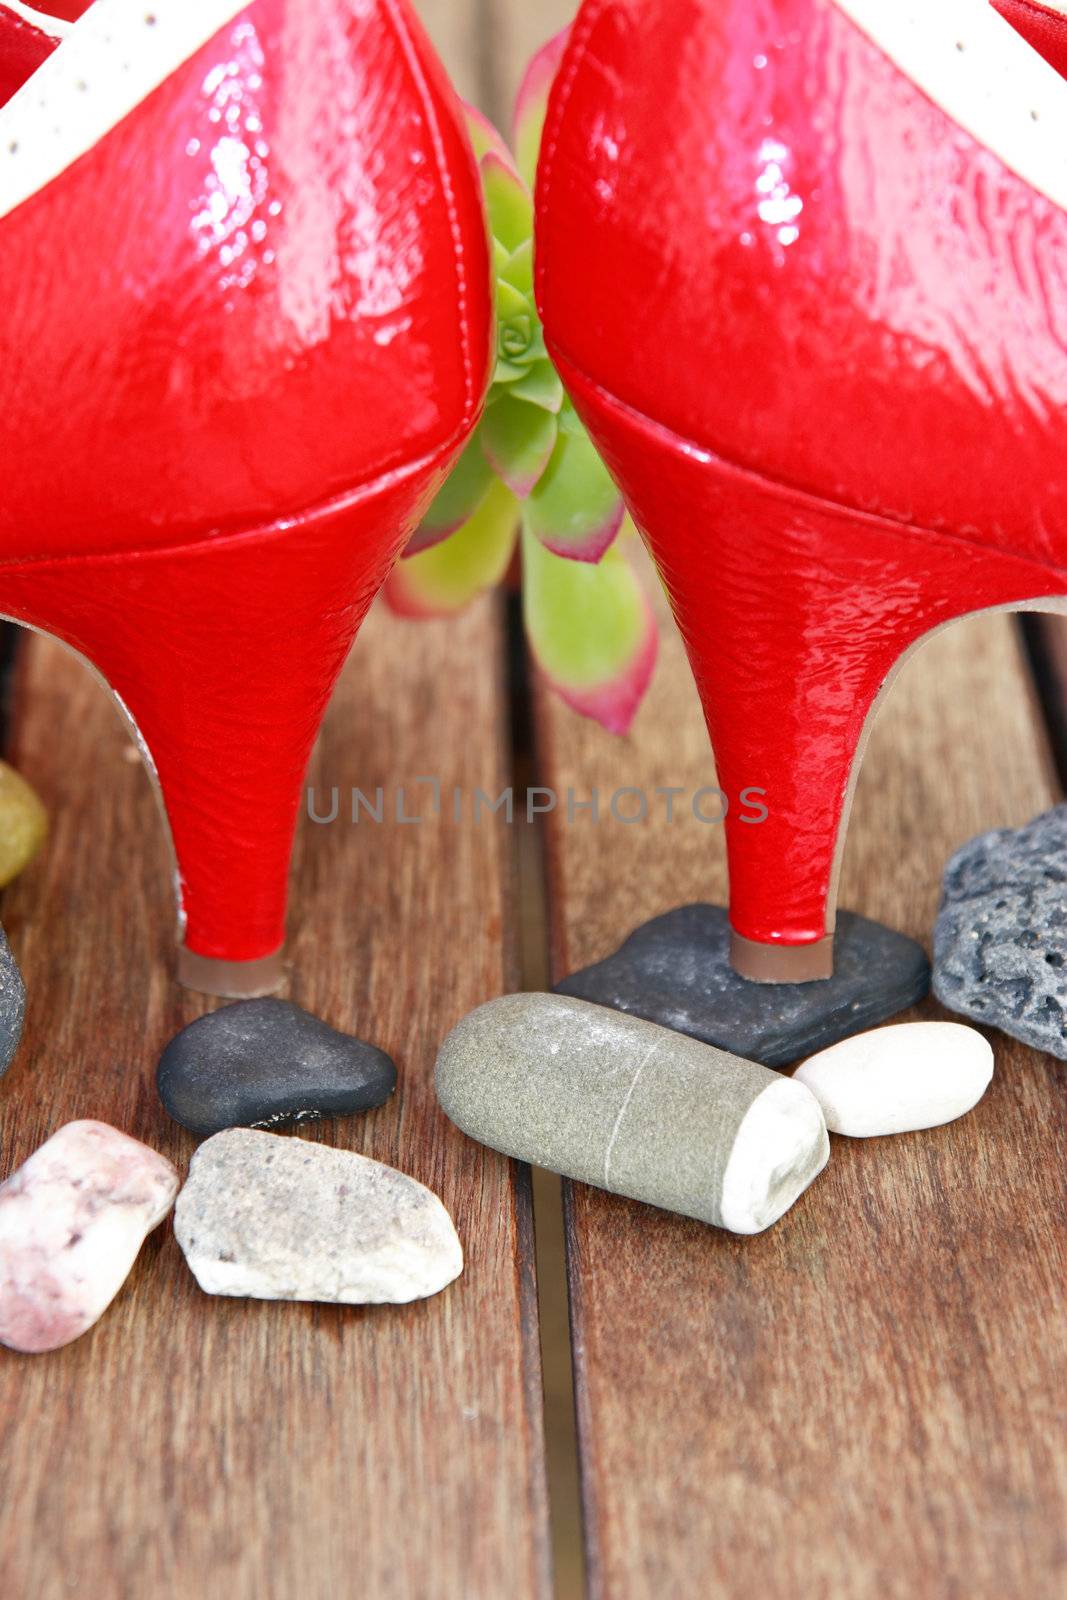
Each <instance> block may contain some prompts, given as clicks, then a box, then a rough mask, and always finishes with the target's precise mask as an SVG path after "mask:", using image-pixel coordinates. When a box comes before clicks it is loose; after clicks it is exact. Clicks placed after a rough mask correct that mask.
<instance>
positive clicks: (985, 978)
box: [934, 805, 1067, 1061]
mask: <svg viewBox="0 0 1067 1600" xmlns="http://www.w3.org/2000/svg"><path fill="white" fill-rule="evenodd" d="M934 993H935V994H936V995H937V998H938V999H939V1000H940V1001H941V1002H942V1003H943V1004H944V1005H946V1006H948V1007H949V1008H950V1009H951V1010H953V1011H957V1012H959V1013H960V1015H961V1016H964V1017H969V1018H971V1020H972V1021H974V1022H984V1023H987V1024H988V1025H989V1026H990V1027H995V1028H1001V1029H1002V1030H1003V1031H1004V1032H1005V1033H1009V1034H1011V1036H1012V1037H1013V1038H1015V1039H1021V1040H1022V1041H1023V1043H1024V1044H1028V1045H1031V1046H1033V1048H1034V1049H1036V1050H1044V1051H1047V1052H1048V1054H1049V1055H1053V1056H1057V1057H1058V1058H1059V1059H1060V1060H1061V1061H1065V1060H1067V805H1060V806H1055V807H1053V809H1052V810H1051V811H1046V812H1044V813H1043V814H1042V815H1041V816H1040V817H1035V818H1034V820H1033V821H1032V822H1028V823H1027V824H1026V825H1025V827H1022V828H995V829H993V831H992V832H990V833H982V834H979V835H978V836H977V838H974V839H970V840H968V842H967V843H966V844H965V845H963V846H962V847H961V848H960V849H959V850H957V851H956V853H955V855H954V856H953V857H952V858H951V860H950V861H949V863H948V866H947V867H946V868H945V876H944V880H943V883H942V902H941V910H940V911H939V913H938V918H937V927H936V929H935V931H934Z"/></svg>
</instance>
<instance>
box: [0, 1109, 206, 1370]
mask: <svg viewBox="0 0 1067 1600" xmlns="http://www.w3.org/2000/svg"><path fill="white" fill-rule="evenodd" d="M178 1183H179V1180H178V1174H177V1172H176V1171H175V1170H174V1168H173V1167H172V1166H171V1164H170V1162H169V1161H167V1160H165V1159H164V1157H163V1156H161V1155H157V1154H156V1152H155V1151H154V1150H149V1148H148V1146H147V1145H143V1144H140V1143H139V1142H138V1141H137V1140H136V1139H131V1138H130V1137H129V1135H128V1134H125V1133H120V1132H119V1130H118V1129H117V1128H111V1127H108V1125H107V1123H106V1122H68V1123H67V1124H66V1126H65V1127H62V1128H60V1129H59V1131H58V1132H57V1133H54V1134H53V1135H52V1137H51V1138H50V1139H49V1140H47V1142H46V1143H45V1144H43V1145H42V1146H41V1148H40V1149H39V1150H36V1151H34V1153H33V1155H32V1156H30V1158H29V1160H28V1161H26V1162H25V1163H24V1164H23V1165H22V1166H21V1167H19V1168H18V1170H17V1171H16V1172H13V1173H12V1174H11V1176H10V1178H8V1180H7V1182H6V1183H4V1184H0V1343H2V1344H6V1345H8V1346H9V1347H10V1348H11V1349H12V1350H22V1351H25V1352H26V1353H28V1354H36V1353H39V1352H40V1351H43V1350H58V1349H59V1348H60V1346H61V1345H65V1344H70V1342H71V1340H72V1339H77V1338H78V1337H79V1336H80V1335H81V1334H83V1333H85V1331H86V1330H87V1329H88V1328H91V1327H92V1325H93V1323H94V1322H96V1321H97V1320H98V1319H99V1318H100V1317H101V1316H103V1314H104V1312H105V1311H106V1310H107V1308H108V1306H109V1305H110V1304H111V1302H112V1300H114V1298H115V1296H116V1295H117V1294H118V1292H119V1290H120V1289H121V1288H122V1285H123V1284H124V1283H125V1281H126V1279H127V1277H128V1275H129V1272H130V1268H131V1267H132V1266H133V1263H134V1262H135V1261H136V1259H137V1253H138V1251H139V1250H140V1248H141V1245H142V1244H143V1243H144V1239H145V1236H146V1235H147V1234H149V1233H151V1231H152V1229H153V1228H154V1227H156V1225H157V1224H158V1223H160V1222H162V1221H163V1218H164V1217H165V1216H166V1215H167V1212H168V1211H169V1210H170V1208H171V1206H172V1205H173V1204H174V1197H175V1195H176V1194H177V1192H178Z"/></svg>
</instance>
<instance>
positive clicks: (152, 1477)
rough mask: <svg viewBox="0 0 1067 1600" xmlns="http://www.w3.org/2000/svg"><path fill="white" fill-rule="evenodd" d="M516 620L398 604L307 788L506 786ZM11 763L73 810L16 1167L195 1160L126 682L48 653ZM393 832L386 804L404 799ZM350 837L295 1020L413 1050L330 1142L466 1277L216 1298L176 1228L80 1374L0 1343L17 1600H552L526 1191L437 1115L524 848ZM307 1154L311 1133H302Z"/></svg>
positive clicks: (5, 1556) (344, 841) (322, 913)
mask: <svg viewBox="0 0 1067 1600" xmlns="http://www.w3.org/2000/svg"><path fill="white" fill-rule="evenodd" d="M500 649H501V637H500V627H499V617H498V612H497V610H496V608H495V602H486V603H483V604H481V605H479V606H477V607H476V608H475V609H474V611H473V612H472V613H470V614H469V615H468V616H467V617H466V618H464V619H463V620H461V621H459V622H457V623H453V624H451V625H441V624H427V625H424V626H420V627H418V628H417V629H416V628H415V627H414V626H413V625H411V624H403V623H399V622H396V621H394V620H393V619H391V618H389V617H387V616H385V615H383V614H381V612H380V611H376V612H375V613H374V614H372V616H371V618H370V619H369V621H368V623H367V625H366V627H365V629H364V631H363V633H362V635H361V637H360V638H359V640H358V641H357V644H356V647H355V650H354V652H353V656H352V659H351V660H350V662H349V665H348V668H347V669H346V672H345V674H344V676H343V679H342V683H341V686H340V688H339V690H338V693H337V696H336V698H335V700H334V702H333V705H332V707H331V709H330V712H329V714H328V719H327V723H326V726H325V729H324V732H323V735H322V738H321V740H320V743H319V747H318V749H317V752H316V755H315V758H314V765H313V770H312V774H311V781H312V782H313V783H314V784H315V785H316V786H317V790H318V796H319V802H320V805H325V803H326V793H327V790H328V789H329V787H330V786H331V785H334V784H336V785H338V786H339V787H340V788H341V790H342V793H343V794H346V793H347V791H348V789H349V788H350V787H351V786H352V785H357V786H359V787H361V788H362V789H363V790H364V791H365V792H367V793H368V794H373V790H374V788H375V787H376V786H377V785H378V784H382V785H383V786H384V787H385V789H386V798H387V803H388V804H392V801H393V796H394V794H395V788H396V786H397V785H399V784H402V783H407V784H408V798H407V810H408V811H409V812H414V811H415V810H417V809H421V810H422V811H423V812H427V811H428V810H429V803H428V801H429V795H428V791H427V790H425V789H423V790H422V791H421V793H422V796H423V798H422V799H421V801H420V800H419V799H418V794H419V791H418V790H417V789H415V788H413V787H412V784H413V780H414V779H416V778H417V777H419V776H420V775H423V774H433V775H439V776H440V778H441V780H442V783H443V784H444V785H445V787H446V790H447V789H448V788H450V787H451V786H452V785H453V784H460V785H462V786H464V787H465V788H466V789H468V790H469V789H471V788H472V787H473V786H475V785H477V784H482V785H488V784H490V783H495V784H496V785H497V787H499V786H500V785H502V784H503V783H506V782H507V776H506V771H505V763H504V747H503V739H502V736H501V706H500V703H499V688H498V685H499V684H500V683H501V681H502V678H503V674H502V671H501V670H500ZM11 754H12V759H13V760H14V762H15V763H16V764H17V766H18V767H19V768H20V769H21V770H22V771H23V772H24V773H25V774H26V776H27V777H28V778H29V779H30V781H31V782H32V783H33V784H35V786H36V787H37V788H38V790H39V792H40V793H41V795H42V796H43V798H44V799H45V801H46V803H47V805H48V808H49V811H50V813H51V816H52V818H53V830H52V836H51V839H50V842H49V844H48V845H47V847H46V851H45V853H44V855H43V856H42V857H41V859H40V860H39V861H38V862H37V863H36V864H35V865H34V866H33V867H32V868H31V869H30V870H29V871H27V873H26V874H25V875H24V877H23V878H22V879H21V880H20V881H19V883H18V884H17V886H15V887H14V888H13V889H12V890H11V891H10V892H9V893H8V894H7V895H6V896H5V904H4V920H5V923H6V925H7V928H8V931H9V933H10V935H11V939H12V943H13V946H14V948H15V950H16V953H17V955H18V958H19V960H20V962H21V965H22V970H23V972H24V975H25V978H26V983H27V988H28V991H29V1009H28V1015H27V1022H26V1030H25V1036H24V1041H23V1044H22V1047H21V1049H20V1051H19V1053H18V1056H17V1057H16V1060H15V1062H14V1064H13V1065H12V1067H11V1069H10V1071H9V1073H8V1075H7V1077H6V1078H5V1079H4V1080H3V1083H2V1084H0V1173H2V1174H6V1173H7V1172H9V1171H10V1170H11V1169H12V1168H13V1167H14V1166H15V1165H17V1164H18V1163H19V1162H20V1161H22V1160H23V1159H24V1158H25V1156H27V1155H28V1154H29V1152H30V1151H31V1150H32V1149H33V1148H34V1147H35V1146H36V1145H37V1144H39V1143H40V1142H41V1141H42V1140H43V1139H44V1138H45V1136H46V1135H47V1134H48V1133H50V1132H51V1131H52V1130H53V1129H54V1128H56V1127H57V1126H58V1125H59V1124H61V1123H63V1122H65V1121H67V1120H69V1119H71V1118H74V1117H84V1116H92V1117H100V1118H102V1119H104V1120H105V1121H108V1122H112V1123H114V1124H115V1125H116V1126H118V1127H120V1128H123V1129H125V1130H127V1131H128V1132H130V1133H132V1134H134V1135H135V1136H137V1137H139V1138H141V1139H144V1140H145V1141H146V1142H147V1143H148V1144H150V1145H152V1146H153V1147H154V1148H156V1149H159V1150H162V1151H163V1152H164V1153H166V1154H167V1155H168V1156H170V1157H171V1158H172V1159H174V1160H175V1161H176V1162H177V1164H178V1166H179V1168H180V1169H181V1170H182V1171H183V1172H184V1171H185V1170H186V1168H187V1164H188V1160H189V1157H190V1155H191V1154H192V1151H193V1149H194V1147H195V1143H196V1141H195V1140H194V1139H193V1137H192V1136H190V1135H187V1134H185V1133H184V1132H183V1131H182V1130H181V1129H179V1128H178V1127H177V1126H176V1125H175V1124H174V1123H172V1122H171V1121H170V1120H169V1119H168V1117H167V1116H166V1115H165V1113H164V1112H163V1110H162V1107H161V1106H160V1103H159V1100H158V1098H157V1095H156V1091H155V1086H154V1069H155V1063H156V1060H157V1058H158V1055H159V1052H160V1050H161V1048H162V1046H163V1045H164V1044H165V1043H166V1041H167V1040H168V1039H169V1038H170V1037H171V1035H172V1034H173V1033H174V1032H175V1030H176V1029H177V1028H178V1027H180V1026H181V1025H183V1024H184V1023H186V1022H188V1021H190V1020H191V1019H192V1018H193V1017H194V1016H196V1015H198V1014H199V1013H200V1011H201V1010H202V1009H204V1008H205V1007H206V1006H207V1005H208V1004H210V1002H204V1001H202V1000H199V999H197V998H196V997H194V996H190V995H188V994H184V993H183V992H182V991H180V990H179V989H178V987H177V985H176V984H175V983H174V981H173V978H172V976H171V974H172V970H173V960H172V951H171V948H170V942H169V934H170V928H171V922H172V912H171V906H170V899H169V893H168V883H167V859H166V853H165V848H164V840H163V834H162V830H161V828H160V826H159V824H158V819H157V816H156V813H155V805H154V798H153V795H152V792H151V789H150V785H149V783H148V780H147V778H146V775H145V773H144V772H143V770H142V768H141V766H140V764H139V762H137V761H136V760H132V761H131V759H130V757H131V755H132V751H131V747H130V746H129V744H128V742H127V740H126V737H125V734H124V732H123V730H122V728H121V726H120V724H119V721H118V719H117V717H116V716H115V714H114V712H113V710H112V707H111V705H110V704H109V702H108V700H107V699H106V697H105V695H104V693H103V691H102V690H101V689H100V688H99V686H98V685H97V684H96V683H95V682H94V681H93V680H92V679H91V678H90V677H89V675H88V674H87V673H86V672H85V670H84V669H83V668H82V667H81V666H80V665H79V664H78V663H77V662H76V661H75V660H74V659H73V658H72V657H70V656H68V655H66V654H65V653H64V652H63V651H61V650H60V648H59V647H58V646H56V645H54V644H52V643H51V642H49V641H45V640H42V639H33V640H32V641H31V642H30V643H29V644H28V647H27V649H26V650H25V653H24V656H23V661H22V667H21V678H20V682H19V685H18V689H17V704H16V723H15V731H14V737H13V741H12V745H11ZM386 815H387V816H388V815H389V813H388V811H387V813H386ZM345 818H346V807H345V805H344V802H343V800H342V805H341V815H340V818H339V820H338V821H337V822H335V823H333V824H332V825H329V826H325V825H323V826H316V825H314V824H312V823H309V822H307V821H305V822H304V823H303V825H302V828H301V832H300V837H299V842H298V850H297V859H296V863H295V873H294V894H293V906H292V916H291V927H292V934H291V942H290V946H289V955H290V957H291V960H292V963H293V973H292V979H291V983H290V986H289V992H290V994H291V996H292V998H293V999H295V1000H297V1001H298V1002H299V1003H300V1004H302V1005H304V1006H306V1007H308V1008H309V1009H310V1010H312V1011H314V1012H315V1013H316V1014H318V1015H320V1016H322V1017H324V1018H325V1019H326V1020H327V1021H329V1022H331V1023H333V1024H334V1025H335V1026H337V1027H340V1028H344V1029H349V1030H352V1031H354V1032H357V1033H359V1034H360V1035H361V1036H363V1037H365V1038H369V1039H371V1040H373V1041H374V1042H375V1043H377V1044H379V1045H381V1046H382V1047H383V1048H385V1049H386V1050H388V1051H389V1052H390V1053H391V1054H392V1055H393V1057H394V1058H395V1060H396V1062H397V1066H398V1069H399V1073H400V1088H399V1090H398V1093H397V1095H396V1097H395V1098H394V1100H393V1101H391V1102H390V1103H389V1104H387V1105H386V1106H384V1107H382V1108H380V1109H379V1110H378V1111H375V1112H373V1113H371V1114H370V1115H368V1116H365V1117H359V1118H352V1119H345V1120H341V1121H337V1122H335V1123H331V1124H322V1125H321V1126H320V1127H318V1128H316V1129H314V1130H312V1131H310V1132H309V1133H307V1134H306V1135H305V1136H306V1137H310V1138H313V1139H319V1140H322V1141H324V1142H328V1143H333V1144H337V1145H341V1146H344V1147H347V1148H352V1149H355V1150H359V1151H361V1152H363V1153H364V1154H367V1155H370V1156H374V1157H376V1158H378V1159H380V1160H384V1161H387V1162H390V1163H392V1164H393V1165H395V1166H398V1167H400V1168H401V1169H402V1170H404V1171H406V1172H410V1173H412V1174H413V1175H414V1176H416V1177H417V1178H419V1179H421V1180H422V1181H423V1182H424V1183H427V1184H429V1185H430V1187H431V1188H433V1189H434V1190H435V1191H436V1192H437V1193H438V1194H440V1195H441V1197H442V1199H443V1200H444V1202H445V1204H446V1205H447V1206H448V1208H449V1210H450V1212H451V1213H452V1216H453V1217H454V1219H455V1222H456V1225H457V1228H458V1230H459V1233H460V1237H461V1239H462V1241H463V1244H464V1248H465V1250H466V1257H467V1265H466V1270H465V1272H464V1274H463V1276H462V1278H461V1279H460V1280H459V1281H458V1282H457V1283H456V1284H455V1285H453V1286H452V1287H450V1288H449V1289H447V1290H446V1291H445V1292H444V1293H443V1294H441V1295H439V1296H437V1297H435V1298H433V1299H431V1300H428V1301H425V1302H421V1303H417V1304H415V1305H411V1306H406V1307H395V1308H394V1307H376V1308H366V1309H362V1308H358V1309H347V1308H346V1309H341V1308H335V1307H325V1306H323V1307H312V1306H299V1305H271V1304H264V1303H258V1302H252V1301H228V1300H225V1299H217V1298H210V1297H208V1296H205V1295H203V1294H201V1292H200V1290H199V1289H198V1288H197V1286H196V1284H195V1282H194V1280H193V1278H192V1276H191V1274H190V1273H189V1271H188V1270H187V1268H186V1266H185V1263H184V1261H183V1259H182V1256H181V1253H180V1251H179V1249H178V1246H177V1244H176V1242H175V1240H174V1237H173V1233H172V1230H171V1225H170V1222H169V1221H168V1222H167V1223H166V1224H164V1226H163V1227H162V1228H161V1229H160V1230H159V1231H158V1232H157V1233H156V1234H154V1235H153V1236H152V1238H151V1239H150V1240H149V1242H148V1244H147V1245H146V1247H145V1249H144V1251H143V1253H142V1255H141V1258H140V1260H139V1261H138V1263H137V1265H136V1267H135V1269H134V1272H133V1274H132V1276H131V1279H130V1281H129V1282H128V1284H127V1285H126V1287H125V1289H124V1290H123V1292H122V1294H121V1295H120V1297H119V1299H118V1300H117V1301H116V1302H115V1304H114V1305H113V1306H112V1308H111V1310H110V1311H109V1312H108V1313H107V1314H106V1316H105V1317H104V1319H103V1321H102V1322H101V1323H100V1324H99V1325H98V1326H97V1328H96V1329H95V1330H93V1331H92V1332H91V1333H90V1334H88V1335H86V1336H85V1337H84V1338H83V1339H81V1340H80V1341H79V1342H77V1343H76V1344H74V1345H72V1346H70V1347H69V1348H68V1349H66V1350H64V1351H61V1352H59V1353H57V1354H55V1355H51V1356H43V1357H20V1356H16V1355H13V1354H11V1353H10V1352H7V1351H0V1574H2V1575H3V1581H2V1589H3V1592H4V1594H5V1595H10V1596H12V1600H30V1597H31V1596H32V1597H33V1600H58V1597H59V1596H61V1595H62V1596H65V1595H67V1594H69V1593H72V1592H75V1591H77V1592H78V1593H82V1594H87V1595H92V1596H100V1597H101V1600H103V1597H105V1596H106V1597H107V1600H135V1597H136V1600H144V1597H146V1596H162V1595H172V1594H173V1595H183V1596H184V1595H189V1596H201V1595H203V1596H208V1595H220V1594H226V1595H228V1596H230V1597H231V1600H272V1597H279V1600H283V1597H284V1600H292V1597H293V1596H295V1595H298V1594H299V1595H306V1596H308V1597H309V1600H327V1597H330V1600H332V1597H334V1596H338V1595H349V1594H366V1595H373V1596H376V1597H377V1596H383V1597H385V1596H388V1597H389V1600H393V1597H396V1600H457V1597H467V1596H470V1597H475V1600H498V1597H499V1596H501V1595H504V1594H508V1595H516V1596H521V1597H542V1596H544V1595H545V1593H546V1591H547V1588H548V1574H547V1565H548V1563H547V1536H546V1525H547V1518H546V1507H545V1490H544V1481H543V1460H542V1445H541V1399H540V1376H539V1356H538V1349H537V1330H536V1308H535V1287H534V1282H533V1266H532V1260H533V1257H532V1241H531V1224H530V1202H529V1194H528V1178H527V1176H526V1174H525V1172H522V1173H519V1172H518V1171H517V1169H515V1168H513V1167H512V1166H511V1164H509V1163H508V1162H506V1161H504V1160H502V1159H501V1158H499V1157H497V1156H495V1155H493V1154H491V1153H490V1152H489V1151H486V1150H482V1149H480V1148H479V1147H478V1146H476V1145H474V1144H472V1143H471V1142H470V1141H468V1140H466V1139H464V1138H463V1137H462V1136H461V1135H460V1134H459V1133H458V1132H456V1130H455V1129H453V1128H452V1127H451V1125H450V1124H449V1123H448V1122H447V1121H446V1119H445V1118H444V1116H443V1115H442V1114H441V1113H440V1112H439V1111H438V1109H437V1106H436V1101H435V1098H434V1095H433V1087H432V1069H433V1062H434V1057H435V1053H436V1048H437V1044H438V1042H439V1040H440V1038H441V1036H442V1035H443V1033H444V1032H445V1030H446V1029H447V1028H448V1027H450V1026H451V1024H452V1023H453V1022H454V1021H456V1020H457V1018H458V1017H459V1016H461V1015H462V1014H463V1013H464V1012H465V1011H466V1010H468V1009H469V1008H470V1007H471V1006H473V1005H475V1004H477V1003H478V1002H480V1001H482V1000H484V999H487V998H489V997H490V996H492V995H495V994H498V993H500V992H501V990H502V989H504V988H507V987H510V986H511V971H510V954H509V950H510V946H509V937H508V929H509V906H508V883H509V876H510V873H509V866H508V861H507V856H506V849H507V840H506V839H505V837H504V832H503V830H502V829H501V828H500V827H498V826H496V825H495V824H494V823H493V822H491V821H490V820H489V819H483V821H482V823H481V824H480V825H479V826H477V827H475V826H474V825H473V824H472V823H471V822H470V820H469V811H468V820H467V821H466V822H465V823H463V824H462V825H459V826H456V825H454V824H452V823H451V822H449V821H447V820H445V819H440V820H433V819H429V820H426V821H425V822H423V823H421V824H420V825H417V826H404V825H400V826H398V825H397V824H396V823H395V822H392V823H390V822H389V821H385V822H384V823H382V824H381V825H378V824H375V823H369V822H367V821H366V820H364V821H363V822H361V823H360V824H359V825H358V826H356V827H353V826H352V825H351V823H350V822H348V821H346V820H345ZM293 1136H294V1137H296V1135H293Z"/></svg>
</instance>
